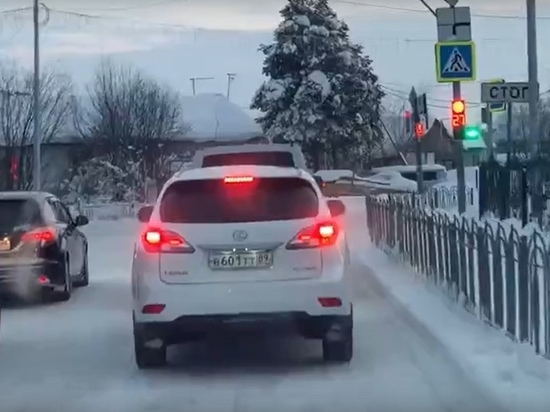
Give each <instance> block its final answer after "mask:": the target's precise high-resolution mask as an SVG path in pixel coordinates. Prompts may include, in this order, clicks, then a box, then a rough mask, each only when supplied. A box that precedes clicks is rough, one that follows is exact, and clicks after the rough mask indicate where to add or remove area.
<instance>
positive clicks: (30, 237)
mask: <svg viewBox="0 0 550 412" xmlns="http://www.w3.org/2000/svg"><path fill="white" fill-rule="evenodd" d="M55 238H56V231H55V229H52V228H49V227H41V228H38V229H34V230H31V231H30V232H26V233H23V235H22V236H21V241H22V242H43V243H50V242H53V241H55Z"/></svg>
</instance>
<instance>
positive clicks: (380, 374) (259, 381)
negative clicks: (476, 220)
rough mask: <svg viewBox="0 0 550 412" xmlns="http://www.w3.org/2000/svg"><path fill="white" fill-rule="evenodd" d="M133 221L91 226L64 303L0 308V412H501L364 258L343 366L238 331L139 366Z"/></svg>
mask: <svg viewBox="0 0 550 412" xmlns="http://www.w3.org/2000/svg"><path fill="white" fill-rule="evenodd" d="M136 228H137V224H136V223H134V222H131V221H127V222H97V223H96V222H94V223H92V224H91V225H90V226H89V227H88V228H87V233H88V236H89V240H90V273H91V274H90V277H91V284H90V286H89V287H88V288H85V289H79V290H77V291H76V292H75V295H74V296H73V298H72V299H71V301H69V302H67V303H60V304H52V305H47V306H36V307H27V308H13V309H10V310H7V311H5V312H4V313H3V321H2V330H1V333H0V410H1V411H2V412H61V411H63V412H65V411H67V412H72V411H75V412H76V411H78V412H92V411H93V412H97V411H101V410H105V411H109V412H148V411H151V412H152V411H158V412H161V411H162V412H164V411H166V412H168V411H176V410H179V411H186V412H230V411H231V412H258V411H263V412H264V411H265V412H275V411H277V412H280V411H285V412H298V411H299V412H306V411H307V412H309V411H315V412H323V411H331V412H332V411H334V410H341V411H349V412H355V411H357V412H359V411H362V412H365V411H369V412H378V411H380V412H383V411H387V410H393V411H395V412H406V411H407V412H409V411H436V410H439V411H452V412H454V411H456V412H459V411H460V412H463V411H468V412H477V411H479V412H482V411H487V410H495V409H497V408H495V407H494V404H492V403H491V401H490V400H489V399H487V398H486V397H485V396H484V395H483V394H482V393H481V391H480V390H479V389H478V388H477V387H476V386H475V385H474V384H473V383H472V382H471V381H470V380H469V379H468V377H467V375H466V374H464V373H463V372H462V371H461V370H460V369H459V368H458V366H457V364H456V363H455V362H454V361H453V360H452V359H451V358H450V357H449V356H447V355H446V351H445V350H444V348H442V347H441V345H440V344H439V343H438V342H437V341H436V340H435V339H434V338H433V337H431V335H430V334H429V333H427V332H426V331H424V330H422V329H421V328H420V327H419V326H418V325H416V323H415V322H414V321H413V320H412V319H410V316H409V315H408V314H407V313H406V312H405V311H403V310H402V309H399V307H398V306H397V305H395V304H394V303H393V302H392V301H391V300H389V298H388V297H387V296H386V294H385V293H384V290H383V289H382V288H381V287H380V286H379V284H378V283H377V282H376V281H375V280H374V278H373V277H372V276H371V275H370V274H369V272H368V269H367V268H365V267H362V266H355V268H354V282H355V288H354V289H355V292H356V296H355V299H356V301H355V357H354V359H353V361H352V362H351V364H349V365H332V366H327V365H325V364H323V363H322V361H321V347H320V343H319V342H316V341H309V342H306V341H303V340H301V339H276V340H267V339H266V340H258V339H246V338H243V339H238V340H235V339H232V340H229V339H228V340H224V341H217V342H206V343H202V344H201V343H197V344H194V345H190V346H183V347H176V348H173V350H172V351H171V353H170V355H169V356H170V366H169V367H168V368H167V369H165V370H161V371H146V372H143V371H138V370H137V368H136V366H135V364H134V360H133V347H132V334H131V314H130V259H131V250H132V241H133V236H134V234H135V232H136ZM355 241H356V242H357V243H359V244H358V245H356V246H355V247H361V245H360V243H361V242H360V240H359V239H358V238H356V240H355Z"/></svg>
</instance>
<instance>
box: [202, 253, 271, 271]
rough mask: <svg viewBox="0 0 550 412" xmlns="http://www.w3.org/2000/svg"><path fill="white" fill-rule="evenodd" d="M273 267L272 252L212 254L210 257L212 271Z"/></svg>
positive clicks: (209, 262)
mask: <svg viewBox="0 0 550 412" xmlns="http://www.w3.org/2000/svg"><path fill="white" fill-rule="evenodd" d="M272 265H273V253H272V252H212V253H210V256H209V257H208V267H210V269H212V270H234V269H265V268H269V267H271V266H272Z"/></svg>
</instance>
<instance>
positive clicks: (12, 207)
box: [0, 199, 43, 231]
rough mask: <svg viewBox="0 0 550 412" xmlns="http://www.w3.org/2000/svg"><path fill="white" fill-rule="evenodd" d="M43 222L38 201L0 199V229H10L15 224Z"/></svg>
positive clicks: (15, 225) (37, 223)
mask: <svg viewBox="0 0 550 412" xmlns="http://www.w3.org/2000/svg"><path fill="white" fill-rule="evenodd" d="M42 222H43V219H42V215H41V213H40V207H39V205H38V203H37V202H36V201H35V200H33V199H1V200H0V230H1V231H11V230H13V229H14V228H15V227H17V226H23V225H33V226H34V225H39V224H41V223H42Z"/></svg>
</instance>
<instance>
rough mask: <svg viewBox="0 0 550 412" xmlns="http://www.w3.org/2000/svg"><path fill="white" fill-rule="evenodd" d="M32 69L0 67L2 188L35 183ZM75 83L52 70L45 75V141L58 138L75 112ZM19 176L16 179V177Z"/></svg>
mask: <svg viewBox="0 0 550 412" xmlns="http://www.w3.org/2000/svg"><path fill="white" fill-rule="evenodd" d="M32 79H33V75H32V72H30V71H28V70H24V69H22V68H21V67H19V66H17V65H4V66H2V67H0V91H1V92H0V142H1V145H2V146H3V147H4V152H5V155H4V158H3V159H2V161H1V163H0V187H2V188H4V189H27V188H28V187H29V186H30V184H31V183H32V175H33V171H32V147H31V146H32V143H33V129H34V123H33V122H34V111H33V100H32V88H33V82H32ZM72 91H73V87H72V82H71V79H70V78H69V77H67V76H63V75H60V74H57V73H55V72H53V71H50V72H46V73H45V74H43V75H42V79H41V88H40V101H41V109H42V131H43V140H42V141H43V142H44V143H47V142H50V141H52V140H53V139H55V137H56V136H58V135H59V134H60V133H62V132H63V129H64V128H65V127H66V125H67V123H68V121H69V118H70V116H71V114H72V106H71V99H72V97H71V96H72ZM15 176H16V178H14V177H15Z"/></svg>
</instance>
